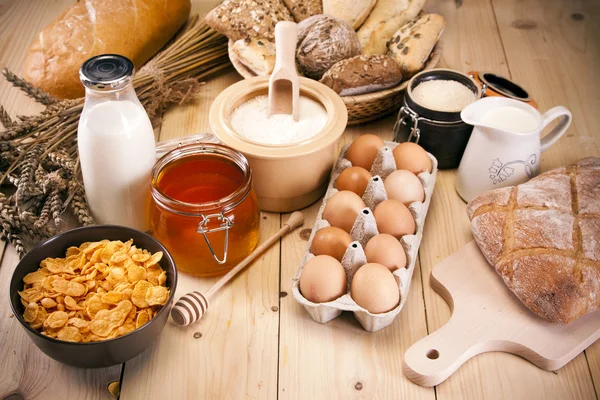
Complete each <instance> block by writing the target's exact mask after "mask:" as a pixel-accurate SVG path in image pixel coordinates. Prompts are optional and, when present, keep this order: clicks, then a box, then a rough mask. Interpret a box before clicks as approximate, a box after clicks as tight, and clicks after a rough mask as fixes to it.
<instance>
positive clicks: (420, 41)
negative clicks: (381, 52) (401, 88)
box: [387, 14, 446, 78]
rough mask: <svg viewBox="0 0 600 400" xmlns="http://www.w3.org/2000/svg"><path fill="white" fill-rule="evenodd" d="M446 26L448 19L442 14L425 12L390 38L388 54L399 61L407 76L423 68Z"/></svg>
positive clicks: (403, 72)
mask: <svg viewBox="0 0 600 400" xmlns="http://www.w3.org/2000/svg"><path fill="white" fill-rule="evenodd" d="M445 26H446V21H444V17H442V16H441V15H438V14H425V15H423V16H422V17H421V18H419V19H415V20H412V21H410V22H408V23H407V24H405V25H404V26H402V28H400V29H399V30H398V31H397V32H396V33H395V34H394V36H393V37H392V38H391V39H390V41H389V42H388V43H387V49H388V51H387V55H388V56H391V57H394V58H395V59H396V61H398V64H400V68H402V74H403V75H404V77H405V78H410V77H411V76H413V75H414V74H416V73H417V72H419V71H420V70H421V69H423V66H424V65H425V62H426V61H427V58H428V57H429V54H430V53H431V50H433V47H434V46H435V44H436V43H437V41H438V40H439V38H440V36H441V35H442V33H443V32H444V27H445Z"/></svg>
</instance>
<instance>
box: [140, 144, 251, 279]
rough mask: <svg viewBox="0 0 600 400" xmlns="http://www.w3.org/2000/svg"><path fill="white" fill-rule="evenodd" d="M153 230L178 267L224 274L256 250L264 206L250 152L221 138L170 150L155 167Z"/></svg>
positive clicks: (198, 272)
mask: <svg viewBox="0 0 600 400" xmlns="http://www.w3.org/2000/svg"><path fill="white" fill-rule="evenodd" d="M152 199H153V201H152V205H151V211H150V233H151V234H152V236H154V237H155V238H157V239H158V240H159V241H160V242H161V243H162V244H163V245H164V246H165V247H166V248H167V249H168V250H169V252H170V253H171V255H172V256H173V259H174V260H175V264H176V267H177V269H178V271H182V272H187V273H190V274H194V275H198V276H212V275H221V274H224V273H226V272H227V271H229V270H230V269H232V268H233V267H234V266H235V265H236V264H237V263H239V262H240V261H241V260H242V259H244V258H245V257H246V256H247V255H248V254H250V253H251V252H252V250H254V248H255V247H256V244H257V243H258V235H259V225H260V212H259V208H258V201H257V198H256V194H255V193H254V190H253V189H252V172H251V170H250V166H249V165H248V161H247V160H246V158H245V157H244V156H243V155H241V154H240V153H238V152H237V151H235V150H233V149H231V148H229V147H226V146H222V145H217V144H208V143H206V144H194V145H189V146H183V147H180V148H177V149H175V150H172V151H171V152H169V153H167V154H165V155H164V156H163V157H162V158H161V159H160V160H159V161H158V162H157V163H156V165H155V167H154V170H153V173H152Z"/></svg>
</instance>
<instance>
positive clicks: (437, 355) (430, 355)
mask: <svg viewBox="0 0 600 400" xmlns="http://www.w3.org/2000/svg"><path fill="white" fill-rule="evenodd" d="M425 355H426V356H427V358H429V359H430V360H437V359H438V358H440V352H439V351H437V350H436V349H431V350H428V351H427V353H425Z"/></svg>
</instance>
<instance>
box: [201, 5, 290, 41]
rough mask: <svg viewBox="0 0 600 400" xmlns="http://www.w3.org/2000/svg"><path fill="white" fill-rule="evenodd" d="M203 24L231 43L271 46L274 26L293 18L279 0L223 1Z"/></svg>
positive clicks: (273, 37)
mask: <svg viewBox="0 0 600 400" xmlns="http://www.w3.org/2000/svg"><path fill="white" fill-rule="evenodd" d="M205 21H206V23H207V24H208V25H209V26H210V27H212V28H213V29H214V30H216V31H218V32H220V33H222V34H223V35H225V36H227V37H228V38H229V39H231V40H233V41H234V42H235V41H237V40H240V39H246V38H248V37H255V38H259V39H268V40H269V41H271V42H275V25H277V23H278V22H279V21H293V18H292V14H290V11H289V10H288V9H287V8H286V7H285V5H284V4H283V2H282V1H281V0H264V1H254V0H225V1H223V2H222V3H221V4H219V5H218V6H216V7H215V8H213V9H212V10H211V11H210V12H209V13H208V14H207V15H206V18H205Z"/></svg>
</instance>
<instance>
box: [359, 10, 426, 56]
mask: <svg viewBox="0 0 600 400" xmlns="http://www.w3.org/2000/svg"><path fill="white" fill-rule="evenodd" d="M424 5H425V0H378V1H377V4H375V7H373V11H371V14H369V17H368V18H367V20H366V21H365V22H364V24H362V26H361V27H360V29H359V30H358V32H357V34H358V40H359V41H360V45H361V48H362V53H363V54H385V52H386V47H385V44H386V43H387V41H389V40H390V38H391V37H392V35H393V34H394V32H396V31H397V30H398V29H400V27H401V26H402V25H404V24H405V23H407V22H408V21H410V20H411V19H413V18H415V17H416V16H417V15H418V14H419V12H420V11H421V9H422V8H423V6H424Z"/></svg>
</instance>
